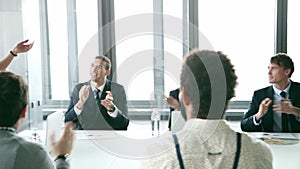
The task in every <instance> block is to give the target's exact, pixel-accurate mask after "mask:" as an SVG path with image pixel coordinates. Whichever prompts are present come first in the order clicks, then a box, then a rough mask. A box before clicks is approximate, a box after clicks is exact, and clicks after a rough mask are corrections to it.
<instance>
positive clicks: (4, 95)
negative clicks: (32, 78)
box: [0, 71, 28, 127]
mask: <svg viewBox="0 0 300 169" xmlns="http://www.w3.org/2000/svg"><path fill="white" fill-rule="evenodd" d="M0 82H1V83H0V126H5V127H13V126H14V125H15V124H16V122H17V121H18V120H19V119H20V117H21V115H22V114H25V111H26V106H27V104H28V86H27V85H26V83H25V82H24V80H23V78H22V77H21V76H19V75H16V74H14V73H11V72H8V71H0Z"/></svg>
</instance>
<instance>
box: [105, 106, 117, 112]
mask: <svg viewBox="0 0 300 169" xmlns="http://www.w3.org/2000/svg"><path fill="white" fill-rule="evenodd" d="M115 110H116V107H115V106H114V105H113V107H112V108H111V109H110V110H107V111H108V112H114V111H115Z"/></svg>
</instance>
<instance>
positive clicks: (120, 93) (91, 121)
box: [65, 79, 129, 130]
mask: <svg viewBox="0 0 300 169" xmlns="http://www.w3.org/2000/svg"><path fill="white" fill-rule="evenodd" d="M83 85H90V81H88V82H85V83H79V84H77V85H76V86H75V87H74V90H73V93H72V96H71V98H70V105H69V108H68V110H67V112H66V113H65V122H68V121H73V122H74V123H76V128H77V129H79V130H82V129H84V130H112V129H114V130H127V126H128V124H129V119H128V107H127V100H126V94H125V90H124V87H123V86H122V85H120V84H118V83H115V82H111V81H110V80H108V79H107V80H106V84H105V86H104V88H103V91H102V94H101V97H100V99H101V100H102V99H105V97H106V91H111V92H112V95H113V98H114V104H115V105H116V107H117V108H118V115H117V117H115V118H113V117H111V116H110V115H109V114H108V112H107V110H106V108H105V107H104V106H102V105H101V104H100V109H99V107H98V105H97V102H96V99H95V98H94V94H93V91H92V88H90V91H89V97H88V99H87V101H86V102H85V104H84V107H83V109H82V112H81V114H80V115H79V116H77V114H76V113H75V111H74V105H75V104H76V103H77V102H78V100H79V90H80V89H81V87H82V86H83Z"/></svg>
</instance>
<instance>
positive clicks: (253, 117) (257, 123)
mask: <svg viewBox="0 0 300 169" xmlns="http://www.w3.org/2000/svg"><path fill="white" fill-rule="evenodd" d="M252 119H253V124H254V125H255V126H258V125H260V123H261V119H260V120H259V121H258V122H256V120H255V115H253V116H252Z"/></svg>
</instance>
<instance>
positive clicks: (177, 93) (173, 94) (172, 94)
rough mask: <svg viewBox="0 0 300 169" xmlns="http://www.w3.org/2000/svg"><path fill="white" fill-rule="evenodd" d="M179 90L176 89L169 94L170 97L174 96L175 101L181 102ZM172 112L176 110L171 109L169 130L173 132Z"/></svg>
mask: <svg viewBox="0 0 300 169" xmlns="http://www.w3.org/2000/svg"><path fill="white" fill-rule="evenodd" d="M179 92H180V90H179V88H178V89H175V90H171V91H170V93H169V96H172V97H174V99H176V100H178V101H179ZM172 111H174V108H172V107H170V116H169V124H168V128H169V130H171V125H172V124H171V121H172Z"/></svg>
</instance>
